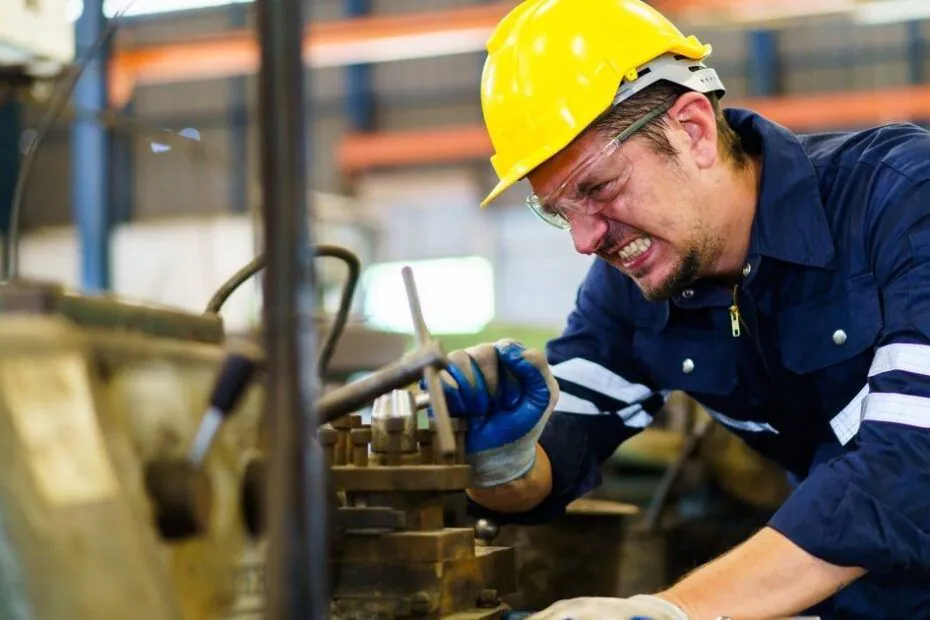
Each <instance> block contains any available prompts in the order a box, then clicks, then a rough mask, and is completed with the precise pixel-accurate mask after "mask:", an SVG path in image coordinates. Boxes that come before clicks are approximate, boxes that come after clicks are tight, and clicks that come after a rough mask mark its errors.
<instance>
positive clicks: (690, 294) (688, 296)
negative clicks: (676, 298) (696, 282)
mask: <svg viewBox="0 0 930 620" xmlns="http://www.w3.org/2000/svg"><path fill="white" fill-rule="evenodd" d="M681 296H682V297H684V298H685V299H691V298H692V297H694V289H693V288H686V289H685V290H683V291H682V292H681Z"/></svg>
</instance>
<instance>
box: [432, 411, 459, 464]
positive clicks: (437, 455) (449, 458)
mask: <svg viewBox="0 0 930 620" xmlns="http://www.w3.org/2000/svg"><path fill="white" fill-rule="evenodd" d="M452 423H453V424H455V418H452ZM454 428H455V427H454V426H453V429H454ZM429 431H430V433H431V434H432V436H433V462H434V463H436V464H437V465H454V464H455V452H453V453H452V454H443V453H442V452H441V451H440V450H439V449H438V448H439V436H438V435H437V433H436V420H433V419H430V421H429Z"/></svg>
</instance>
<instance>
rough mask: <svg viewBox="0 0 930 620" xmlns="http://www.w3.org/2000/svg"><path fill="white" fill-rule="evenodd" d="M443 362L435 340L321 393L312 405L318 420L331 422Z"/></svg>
mask: <svg viewBox="0 0 930 620" xmlns="http://www.w3.org/2000/svg"><path fill="white" fill-rule="evenodd" d="M447 363H448V362H447V361H446V356H445V354H444V353H443V352H442V348H441V347H440V346H439V344H438V343H436V342H430V343H427V344H426V345H425V346H420V347H418V348H416V349H414V350H413V351H410V352H409V353H406V354H405V355H404V356H403V357H401V358H400V359H398V360H396V361H393V362H391V363H390V364H388V365H387V366H382V367H381V368H380V369H378V370H376V371H375V372H373V373H371V374H369V375H367V376H365V377H364V378H362V379H359V380H358V381H353V382H352V383H350V384H348V385H345V386H343V387H340V388H337V389H335V390H333V391H332V392H329V393H327V394H324V395H323V396H321V397H320V400H319V401H317V405H316V408H317V415H319V417H320V422H321V423H322V422H332V421H333V420H335V419H337V418H341V417H342V416H344V415H346V414H347V413H352V412H353V411H356V410H357V409H359V408H361V407H364V406H365V405H368V404H369V403H372V402H374V400H375V399H376V398H378V397H379V396H381V395H382V394H387V393H388V392H390V391H391V390H399V389H401V388H404V387H406V386H408V385H410V384H411V383H416V382H417V381H418V380H419V379H420V377H421V376H422V373H423V369H424V368H437V367H438V368H444V367H445V366H446V364H447Z"/></svg>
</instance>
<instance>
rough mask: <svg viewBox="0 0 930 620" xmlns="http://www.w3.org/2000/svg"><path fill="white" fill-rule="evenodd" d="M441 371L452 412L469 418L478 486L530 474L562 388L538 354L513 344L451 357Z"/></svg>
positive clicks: (470, 452) (468, 438) (469, 442)
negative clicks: (537, 447) (538, 445)
mask: <svg viewBox="0 0 930 620" xmlns="http://www.w3.org/2000/svg"><path fill="white" fill-rule="evenodd" d="M449 361H450V362H451V364H450V366H449V368H448V370H447V371H443V372H442V382H443V391H444V393H445V396H446V401H447V403H448V406H449V414H450V415H452V416H454V417H460V418H465V419H467V420H468V434H467V435H466V439H465V452H466V455H467V458H468V463H469V465H471V466H472V468H473V469H474V486H475V487H493V486H497V485H500V484H504V483H506V482H510V481H512V480H516V479H517V478H520V477H522V476H523V475H525V474H526V473H527V472H528V471H529V470H530V469H531V468H532V467H533V464H534V463H535V461H536V442H537V441H538V439H539V435H540V434H541V433H542V429H543V427H544V426H545V425H546V420H548V419H549V414H550V413H552V409H553V408H554V407H555V403H556V401H557V400H558V398H559V386H558V384H557V383H556V381H555V378H554V377H553V376H552V373H550V372H549V364H548V362H546V358H545V356H544V355H543V354H542V353H540V352H539V351H535V350H527V349H526V348H524V347H523V345H521V344H519V343H517V342H514V341H512V340H501V341H499V342H496V343H494V344H481V345H477V346H474V347H470V348H468V349H465V350H459V351H453V352H452V353H450V354H449Z"/></svg>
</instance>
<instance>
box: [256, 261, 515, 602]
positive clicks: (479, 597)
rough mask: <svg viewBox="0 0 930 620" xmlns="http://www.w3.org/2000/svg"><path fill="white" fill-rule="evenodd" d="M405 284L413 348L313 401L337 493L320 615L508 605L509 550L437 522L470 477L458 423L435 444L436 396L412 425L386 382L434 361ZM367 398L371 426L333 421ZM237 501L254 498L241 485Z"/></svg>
mask: <svg viewBox="0 0 930 620" xmlns="http://www.w3.org/2000/svg"><path fill="white" fill-rule="evenodd" d="M404 280H405V284H406V286H407V293H408V298H409V300H410V304H411V313H412V314H413V316H414V323H415V325H417V326H418V327H417V330H418V332H419V335H420V338H419V342H420V348H418V349H416V350H415V351H413V352H411V353H410V354H408V355H407V356H405V357H404V358H402V359H401V360H398V361H397V362H395V363H394V364H391V365H389V367H387V368H385V369H381V371H378V372H376V373H374V374H373V375H371V376H370V377H369V378H367V379H363V380H361V381H359V382H357V383H353V384H349V385H347V386H345V387H343V388H340V389H338V390H336V391H335V392H332V393H330V394H328V395H327V396H324V397H323V398H322V399H321V401H320V404H319V410H320V412H321V418H322V419H326V420H329V421H330V423H328V424H325V425H323V426H322V427H321V428H320V429H319V430H318V432H317V439H318V441H319V443H320V446H321V447H322V450H323V455H324V458H325V460H326V463H327V465H328V466H329V472H330V480H331V483H332V486H333V488H334V490H335V491H336V492H337V494H338V497H339V500H338V508H337V510H336V516H335V519H336V524H335V527H334V528H333V529H334V531H336V532H339V534H340V536H339V538H338V540H337V541H336V542H335V543H334V545H333V546H334V548H335V549H336V550H337V551H336V552H335V553H334V554H333V556H332V561H331V566H332V573H333V579H332V581H333V588H334V590H333V601H332V609H331V613H332V616H331V617H332V618H333V620H362V619H365V620H369V619H374V620H377V619H380V618H384V619H387V618H406V617H416V618H425V619H440V618H441V619H443V620H456V619H460V620H465V619H466V618H468V619H471V620H482V619H485V618H487V619H491V618H499V617H501V615H502V614H503V613H504V612H505V611H506V610H507V609H508V608H507V606H506V605H505V604H504V603H502V601H501V600H500V598H499V594H505V593H508V592H511V591H513V590H514V589H515V588H516V583H515V581H516V580H515V575H516V558H515V555H514V551H513V549H510V548H505V547H494V546H492V545H491V544H490V540H487V541H485V542H484V544H476V540H475V530H474V529H473V528H471V527H447V526H446V523H445V511H446V508H447V507H446V500H447V499H448V498H449V497H450V495H455V494H458V495H459V496H461V494H462V493H463V491H464V490H465V489H466V488H468V487H469V485H470V484H471V479H472V471H471V467H470V466H468V465H467V463H466V461H465V431H466V428H467V423H466V422H465V421H464V420H459V419H450V418H448V417H446V421H445V424H444V425H443V426H445V428H446V429H447V433H448V435H449V436H450V437H451V438H452V445H451V446H441V445H440V444H441V439H440V436H441V434H440V432H439V428H440V422H439V421H438V419H437V418H441V417H442V416H448V412H447V410H446V408H445V407H444V406H443V405H444V403H445V400H444V396H443V394H442V391H441V390H439V391H437V392H435V393H434V395H433V396H432V397H431V398H430V401H431V403H438V404H439V406H438V407H437V406H435V405H434V406H433V413H434V418H433V419H430V420H426V419H424V420H422V421H421V420H419V419H418V418H419V416H418V410H419V409H420V408H422V406H420V405H418V400H417V398H416V397H415V396H414V394H413V393H412V392H410V391H407V390H403V389H390V388H392V387H393V388H397V387H399V386H401V385H410V384H411V383H413V381H414V379H415V378H419V376H420V375H421V374H423V370H424V369H430V368H435V369H439V368H442V367H443V366H444V364H445V357H444V355H442V352H441V350H440V349H439V348H438V345H437V344H435V343H431V342H430V340H429V333H428V330H427V329H426V325H425V322H424V321H423V317H422V312H421V311H420V310H419V299H418V297H417V295H416V289H415V286H414V284H413V275H412V273H411V272H410V271H409V270H405V271H404ZM414 371H416V376H415V377H414V376H412V375H413V372H414ZM401 379H403V381H401ZM428 383H429V380H428V377H427V384H428ZM385 388H387V389H385ZM434 399H435V400H434ZM372 401H373V408H372V413H371V422H370V424H363V421H362V417H361V415H359V414H354V413H348V414H346V415H342V416H340V417H338V418H335V419H332V416H333V413H334V412H343V411H351V410H353V408H357V407H359V406H361V405H364V404H367V403H371V402H372ZM250 467H252V468H257V467H261V464H260V463H259V462H256V463H253V464H252V465H250ZM258 479H259V478H257V477H256V476H255V475H254V474H252V475H251V476H249V480H247V481H246V485H251V486H253V487H254V486H255V485H256V484H258V482H257V480H258ZM243 496H244V497H252V498H256V499H261V498H262V494H261V493H260V492H255V491H254V489H253V490H251V491H250V490H249V489H248V486H247V487H246V489H245V490H244V491H243ZM261 512H262V510H261V509H260V508H257V507H255V506H244V514H245V515H252V517H249V516H246V517H245V520H246V521H249V522H253V521H254V520H255V518H254V515H257V514H261ZM259 527H260V524H259ZM259 533H261V532H260V530H259Z"/></svg>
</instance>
